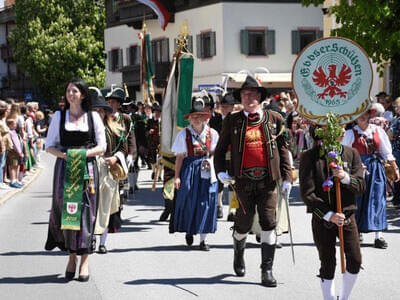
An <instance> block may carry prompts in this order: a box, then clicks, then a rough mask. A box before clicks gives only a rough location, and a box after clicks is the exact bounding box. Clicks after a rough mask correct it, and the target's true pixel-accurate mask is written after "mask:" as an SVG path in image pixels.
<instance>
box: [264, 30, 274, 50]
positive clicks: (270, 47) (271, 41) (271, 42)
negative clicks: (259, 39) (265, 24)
mask: <svg viewBox="0 0 400 300" xmlns="http://www.w3.org/2000/svg"><path fill="white" fill-rule="evenodd" d="M266 34H267V36H266V41H267V55H269V54H275V30H267V31H266Z"/></svg>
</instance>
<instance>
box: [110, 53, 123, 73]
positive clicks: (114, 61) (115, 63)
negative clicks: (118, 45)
mask: <svg viewBox="0 0 400 300" xmlns="http://www.w3.org/2000/svg"><path fill="white" fill-rule="evenodd" d="M107 57H108V70H110V71H111V72H118V70H119V69H120V68H122V66H123V58H122V49H113V50H111V51H108V53H107Z"/></svg>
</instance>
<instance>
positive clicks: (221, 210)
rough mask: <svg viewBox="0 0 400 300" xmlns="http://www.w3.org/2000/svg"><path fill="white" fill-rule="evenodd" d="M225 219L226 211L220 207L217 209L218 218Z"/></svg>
mask: <svg viewBox="0 0 400 300" xmlns="http://www.w3.org/2000/svg"><path fill="white" fill-rule="evenodd" d="M223 217H224V211H223V209H222V206H218V208H217V218H218V219H222V218H223Z"/></svg>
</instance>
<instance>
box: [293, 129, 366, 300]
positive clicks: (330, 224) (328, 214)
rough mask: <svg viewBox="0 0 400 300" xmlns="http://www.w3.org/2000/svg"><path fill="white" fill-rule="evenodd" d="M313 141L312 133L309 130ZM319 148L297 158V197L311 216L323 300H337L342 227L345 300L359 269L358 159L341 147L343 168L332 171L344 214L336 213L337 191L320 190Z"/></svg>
mask: <svg viewBox="0 0 400 300" xmlns="http://www.w3.org/2000/svg"><path fill="white" fill-rule="evenodd" d="M312 135H313V138H314V140H317V139H316V138H315V134H314V131H312ZM320 149H321V147H320V146H319V145H318V141H317V145H316V146H314V147H313V148H311V149H310V150H308V151H306V152H304V153H303V154H302V156H301V157H300V167H299V179H300V195H301V198H302V200H303V201H304V203H305V204H306V205H307V212H309V213H312V232H313V237H314V242H315V245H316V246H317V249H318V253H319V259H320V261H321V268H320V270H319V277H320V278H321V289H322V294H323V296H324V299H325V300H327V299H329V300H333V299H336V297H335V295H334V292H335V286H334V279H333V278H334V275H335V267H336V258H335V246H336V237H337V235H338V226H343V236H344V253H345V255H346V272H345V273H344V274H343V284H342V290H341V295H340V297H339V298H338V299H341V300H342V299H348V297H349V295H350V292H351V290H352V288H353V286H354V283H355V280H356V278H357V275H358V272H359V271H360V266H361V252H360V241H359V235H358V230H357V223H356V220H355V217H354V211H355V210H356V200H355V195H360V194H362V193H363V192H364V190H365V181H364V177H363V167H362V163H361V158H360V155H359V154H358V152H357V151H356V150H355V149H352V148H350V147H347V146H342V150H341V152H340V153H338V155H340V156H341V158H342V161H343V168H341V167H338V168H337V169H332V175H333V176H334V177H336V178H338V179H340V188H341V196H342V197H341V199H342V209H343V213H337V212H336V190H335V188H334V187H333V188H331V189H330V191H329V192H325V191H324V190H323V184H324V181H325V180H326V179H327V178H328V176H329V175H331V174H328V168H329V167H328V166H327V161H326V159H325V156H321V155H320Z"/></svg>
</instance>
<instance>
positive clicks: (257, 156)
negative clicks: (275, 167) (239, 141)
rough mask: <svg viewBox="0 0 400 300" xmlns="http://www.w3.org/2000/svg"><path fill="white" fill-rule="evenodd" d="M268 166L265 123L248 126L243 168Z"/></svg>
mask: <svg viewBox="0 0 400 300" xmlns="http://www.w3.org/2000/svg"><path fill="white" fill-rule="evenodd" d="M267 166H268V150H267V146H266V139H265V136H264V130H263V122H261V123H260V124H258V125H255V126H250V125H247V128H246V136H245V140H244V151H243V168H245V169H247V168H254V167H263V168H266V167H267Z"/></svg>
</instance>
